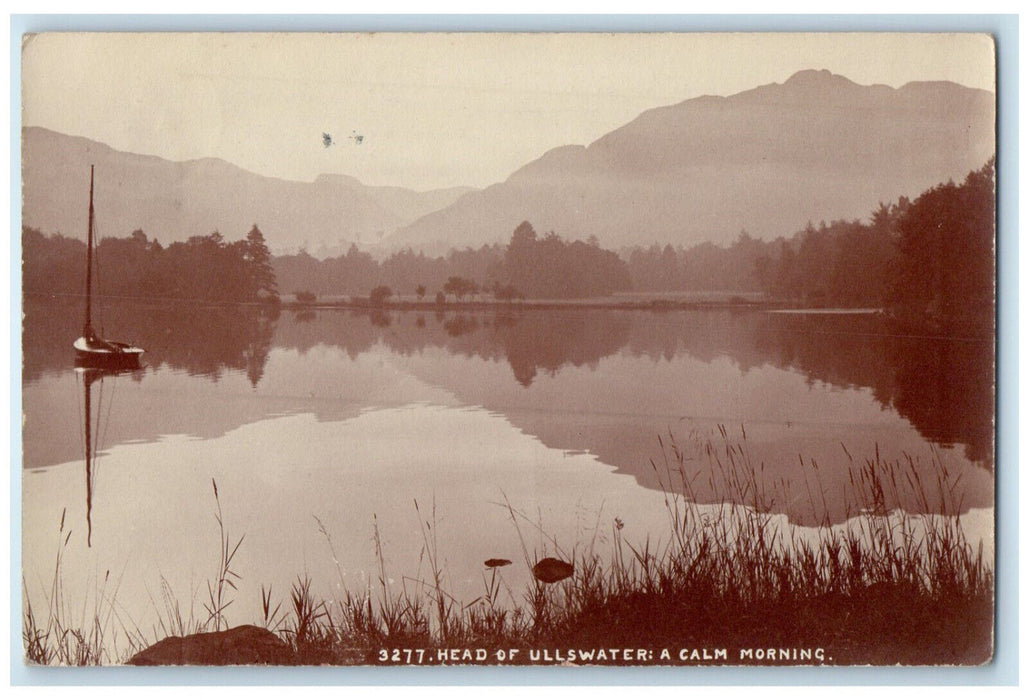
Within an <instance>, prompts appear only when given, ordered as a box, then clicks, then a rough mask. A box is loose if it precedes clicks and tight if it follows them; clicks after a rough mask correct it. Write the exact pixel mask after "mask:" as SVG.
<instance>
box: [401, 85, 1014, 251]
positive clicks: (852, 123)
mask: <svg viewBox="0 0 1029 700" xmlns="http://www.w3.org/2000/svg"><path fill="white" fill-rule="evenodd" d="M994 105H995V99H994V95H993V93H991V92H988V91H984V90H976V89H971V88H966V87H962V86H960V85H956V84H954V83H948V82H921V83H909V84H907V85H904V86H903V87H901V88H896V89H895V88H892V87H888V86H885V85H870V86H862V85H857V84H856V83H853V82H851V81H850V80H848V79H847V78H844V77H842V76H839V75H834V74H832V73H830V72H829V71H802V72H800V73H797V74H795V75H794V76H792V77H791V78H790V79H789V80H787V81H786V82H785V83H782V84H778V83H773V84H769V85H763V86H761V87H758V88H755V89H752V90H748V91H746V92H741V93H739V94H736V95H732V96H729V97H712V96H705V97H698V98H696V99H691V100H687V101H685V102H682V103H679V104H676V105H672V106H668V107H660V108H657V109H652V110H649V111H646V112H644V113H643V114H641V115H640V116H639V117H637V118H636V119H634V120H633V121H631V122H629V123H628V124H626V125H625V126H622V127H621V128H619V129H616V130H615V131H612V132H610V133H609V134H607V135H605V136H603V137H601V138H600V139H598V140H596V141H594V142H593V143H592V144H590V145H589V146H587V147H584V146H564V147H560V148H556V149H553V150H551V151H549V152H547V153H545V154H544V155H543V156H542V157H540V158H539V159H538V160H535V161H533V162H531V163H529V164H528V165H526V166H524V167H523V168H521V169H520V170H518V171H517V172H515V173H514V174H512V175H511V176H510V177H509V178H508V179H507V180H506V181H505V182H503V183H499V184H496V185H493V186H491V187H488V188H486V189H484V190H481V191H477V192H471V193H468V194H465V195H464V196H462V197H460V198H459V199H457V201H455V202H454V203H453V204H451V205H450V206H448V207H446V208H444V209H441V210H440V211H435V212H432V213H428V214H426V215H425V216H423V217H422V218H420V219H418V220H417V221H414V222H413V223H411V224H408V225H406V226H403V227H401V228H400V229H399V230H398V231H397V232H396V233H395V234H394V235H392V236H390V237H388V238H387V239H385V240H384V241H383V245H384V246H387V247H388V248H391V249H398V248H401V247H406V246H411V247H413V248H415V249H416V250H417V249H422V250H426V251H428V252H438V251H441V250H445V249H447V248H449V247H452V246H453V247H464V246H472V247H477V246H479V245H482V244H483V243H493V242H498V241H507V240H509V238H510V236H511V232H512V231H513V230H514V228H515V227H516V226H517V225H518V224H519V223H520V222H521V221H523V220H529V221H530V222H532V224H533V225H534V227H535V228H536V230H537V231H541V232H546V231H550V230H554V231H555V232H557V233H558V234H560V235H561V236H562V237H565V238H583V239H584V238H586V237H588V236H590V235H595V236H596V237H597V238H598V239H599V242H600V243H601V245H603V246H605V247H609V248H612V247H614V248H617V247H620V246H626V245H638V244H650V243H653V242H660V243H666V242H671V243H673V244H684V245H689V244H693V243H697V242H700V241H714V242H717V243H723V242H728V241H730V240H732V239H734V238H735V237H736V236H737V235H738V234H739V232H740V230H741V229H746V230H747V231H748V232H749V233H750V234H751V235H752V236H756V237H759V238H774V237H776V236H779V235H788V234H791V233H793V232H795V231H797V230H799V229H801V228H803V227H804V225H805V224H806V223H807V222H808V221H809V220H811V221H814V222H815V223H817V222H819V221H820V220H823V219H824V220H827V221H829V220H832V219H843V218H845V219H857V218H866V217H867V216H868V215H869V214H870V212H871V211H872V210H873V209H874V208H875V206H876V204H877V203H878V202H879V201H883V202H888V201H891V200H895V199H896V198H897V197H899V196H916V195H917V194H918V193H920V192H922V191H923V190H925V189H926V188H928V187H930V186H932V185H934V184H936V183H938V182H941V181H946V180H948V179H950V178H953V179H955V180H960V179H961V178H963V177H964V176H965V175H966V174H967V173H968V172H969V171H971V170H974V169H977V168H979V167H981V166H982V165H983V164H984V163H985V162H986V160H987V159H988V158H989V157H990V156H991V155H992V154H993V152H994V148H995V144H994V115H995V108H994Z"/></svg>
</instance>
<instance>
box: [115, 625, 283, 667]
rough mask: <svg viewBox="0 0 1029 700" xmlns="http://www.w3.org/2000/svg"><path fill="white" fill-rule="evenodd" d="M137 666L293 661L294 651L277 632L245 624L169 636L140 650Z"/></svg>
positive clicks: (135, 663) (137, 656)
mask: <svg viewBox="0 0 1029 700" xmlns="http://www.w3.org/2000/svg"><path fill="white" fill-rule="evenodd" d="M128 663H129V664H130V665H133V666H242V665H249V664H276V665H278V664H292V663H293V653H292V651H291V650H290V648H289V645H287V644H286V643H285V642H284V641H282V640H281V639H279V638H278V637H277V636H275V634H274V633H272V632H270V631H268V630H266V629H264V628H263V627H256V626H255V625H242V626H240V627H233V628H232V629H230V630H225V631H224V632H203V633H200V634H191V635H189V636H187V637H168V638H166V639H162V640H161V641H159V642H157V643H156V644H154V645H153V646H149V647H147V648H146V649H144V650H143V651H141V652H139V653H138V654H136V655H135V656H133V657H132V658H131V659H129V661H128Z"/></svg>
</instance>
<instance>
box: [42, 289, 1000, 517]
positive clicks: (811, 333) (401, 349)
mask: <svg viewBox="0 0 1029 700" xmlns="http://www.w3.org/2000/svg"><path fill="white" fill-rule="evenodd" d="M104 321H105V322H106V324H107V328H108V330H109V331H115V330H116V331H117V333H118V334H119V337H121V336H125V337H127V338H131V339H132V340H133V341H134V342H136V343H139V344H141V345H142V346H143V347H146V348H148V354H147V358H146V359H147V361H148V363H149V365H150V367H151V370H152V371H151V372H150V373H148V376H147V378H146V380H145V381H144V382H143V384H147V385H149V386H144V387H142V389H141V393H142V394H147V393H148V392H149V394H153V393H154V392H157V393H159V394H160V396H161V401H156V400H153V401H151V400H149V399H148V398H144V397H140V398H139V401H140V402H141V404H140V405H141V406H146V408H145V409H139V410H136V409H133V410H132V411H130V412H129V415H128V416H127V417H126V418H125V420H123V421H122V422H121V425H120V426H111V434H110V435H109V436H108V446H110V445H112V444H116V443H118V442H125V441H139V440H143V441H149V440H155V439H157V438H158V437H159V436H160V435H167V434H178V433H181V434H187V435H196V436H199V437H215V436H217V435H221V434H224V433H225V432H226V431H228V430H231V429H234V428H236V427H239V426H241V425H246V424H249V423H251V422H254V421H255V420H259V419H261V418H263V417H267V416H274V415H281V414H286V413H293V412H308V411H309V412H312V413H314V414H315V415H316V416H317V417H318V418H319V420H342V419H346V418H349V417H353V416H356V415H358V414H359V413H361V412H362V411H364V410H366V409H368V408H369V407H370V406H383V405H396V406H400V405H404V404H406V403H409V402H411V401H416V402H417V401H425V402H430V403H431V402H438V401H445V400H456V401H457V402H458V403H459V404H461V405H471V406H482V407H483V408H485V409H486V410H488V411H491V412H495V413H497V414H500V415H503V416H504V417H505V418H506V419H507V420H508V421H510V422H511V424H513V425H514V426H516V427H517V428H519V429H520V430H522V431H523V432H525V433H527V434H530V435H534V436H536V437H537V438H539V439H540V440H541V441H542V442H543V443H544V444H545V445H547V446H548V447H551V448H556V449H561V450H566V451H569V452H574V453H579V452H588V453H590V454H593V455H595V456H597V457H598V458H599V459H600V460H601V461H602V462H605V463H607V464H610V465H612V466H613V467H615V468H616V469H617V470H618V471H621V472H625V473H629V474H632V475H633V476H634V477H635V478H636V480H637V482H638V483H640V484H642V485H644V486H646V487H648V488H658V487H659V486H660V474H659V473H658V472H657V471H656V470H655V468H654V466H653V465H652V464H651V460H654V461H655V462H657V463H660V462H661V460H662V458H663V455H662V448H661V446H660V445H659V443H658V439H657V438H658V436H659V435H663V436H665V438H668V437H669V436H670V437H672V438H675V439H678V440H679V441H681V442H689V441H690V440H692V441H694V442H696V443H697V444H702V443H704V442H705V441H708V442H713V443H717V442H718V441H719V439H720V438H719V432H718V430H717V428H718V426H719V425H723V424H724V425H725V426H727V427H728V428H729V433H730V435H731V440H736V441H740V440H741V439H742V433H743V431H745V432H746V434H747V437H746V440H745V441H744V442H745V444H746V447H747V448H748V450H752V451H753V453H754V454H753V457H754V459H755V461H756V462H760V463H766V464H768V465H770V466H772V465H774V468H775V470H776V472H775V473H776V476H777V478H778V479H779V480H780V481H782V482H792V483H793V484H794V485H795V486H796V485H797V484H803V483H805V480H809V479H810V478H811V475H810V465H809V464H806V463H805V459H806V460H809V461H810V460H812V459H813V460H815V461H816V462H817V463H819V464H823V465H825V464H834V463H839V464H845V461H846V460H845V458H844V455H845V454H848V455H853V457H854V460H852V461H854V462H855V464H854V465H852V466H851V467H847V468H854V469H858V468H860V467H861V464H862V460H863V459H864V458H866V457H868V456H869V455H872V454H874V453H875V451H876V450H878V449H879V448H880V447H882V448H883V449H884V451H886V452H888V453H889V454H891V455H893V456H894V457H893V458H899V457H900V456H901V455H904V454H914V455H919V457H918V459H919V460H922V461H925V462H929V461H932V460H933V459H937V458H938V457H939V455H937V456H936V457H934V456H933V449H934V448H933V446H936V449H938V450H943V452H945V453H946V454H945V456H946V457H947V458H948V459H950V458H952V457H953V458H958V457H960V458H961V459H960V461H962V462H965V463H967V464H968V468H969V469H970V471H969V477H968V478H967V479H966V480H965V481H966V484H965V486H966V488H968V489H970V491H969V494H970V495H969V500H968V502H966V503H965V507H975V506H988V505H991V504H992V473H991V472H992V468H993V395H994V394H993V341H992V339H967V338H959V339H953V338H951V339H948V338H939V337H927V336H924V335H918V334H912V333H902V332H898V331H897V329H894V328H891V327H890V325H889V324H888V323H887V322H886V321H885V320H884V319H883V318H881V317H879V316H875V315H831V314H829V315H810V316H808V315H800V314H798V315H781V314H769V313H763V312H754V311H730V310H717V311H714V310H707V311H668V312H660V313H657V312H642V311H612V310H579V309H576V310H569V309H560V310H558V309H555V310H522V309H518V308H516V307H512V308H510V309H491V310H487V311H468V310H458V311H437V312H432V311H396V310H389V309H379V310H375V311H372V312H367V311H342V310H311V309H305V310H302V311H292V310H283V311H282V312H281V313H269V312H267V311H264V310H261V309H257V308H247V307H239V306H225V307H204V306H171V305H159V304H152V305H148V304H128V303H126V304H107V306H106V308H105V319H104ZM77 324H78V309H77V307H76V305H75V304H74V303H67V304H65V303H63V302H54V301H50V300H45V301H44V300H38V299H31V298H30V299H28V300H26V303H25V322H24V357H25V369H24V381H25V384H26V386H27V387H29V386H32V385H34V384H37V383H45V382H46V380H47V378H48V377H52V376H58V375H60V374H62V373H65V372H66V371H67V369H68V362H69V361H68V357H67V353H66V352H64V349H65V345H66V343H62V342H61V341H62V340H63V339H66V338H67V337H72V336H73V335H74V333H75V331H76V328H77ZM334 353H341V354H339V355H338V359H336V358H337V356H336V355H334ZM385 360H388V366H385V365H383V364H382V363H383V361H385ZM270 363H280V364H277V365H276V366H277V367H278V368H279V372H278V374H279V375H281V376H279V377H278V378H274V379H271V380H269V379H266V377H265V374H266V370H267V369H268V367H269V364H270ZM505 368H506V369H505ZM169 371H170V374H169ZM183 373H184V374H186V375H187V376H191V377H197V378H202V379H205V380H209V381H210V382H211V383H212V384H213V386H212V387H211V388H210V389H208V390H203V389H195V388H194V389H193V391H194V392H195V391H203V392H204V393H205V396H203V397H200V396H193V395H191V394H190V392H189V391H182V389H183V387H182V386H181V385H180V383H178V382H176V380H174V377H175V376H178V375H180V374H183ZM403 377H406V379H403ZM412 378H413V379H414V380H417V381H416V382H414V383H412V381H411V379H412ZM244 380H245V382H244ZM399 381H404V382H407V383H406V384H404V385H403V386H404V387H408V388H407V389H404V390H398V389H397V386H396V382H399ZM416 384H417V386H416ZM190 386H191V387H195V386H196V385H195V384H191V385H190ZM244 386H248V387H249V388H250V392H251V394H250V395H247V394H246V393H245V390H244V389H243V387H244ZM426 387H436V388H438V389H440V390H442V392H443V393H442V394H439V393H434V392H433V391H431V390H429V389H427V388H426ZM29 393H31V392H27V394H29ZM151 398H152V397H151ZM34 400H35V399H33V398H32V397H28V396H27V398H26V427H25V466H27V467H30V468H31V467H39V466H46V465H48V464H54V463H58V462H61V461H65V460H67V459H69V458H70V457H69V456H68V454H67V453H68V452H69V450H66V449H64V447H63V446H62V444H61V443H60V441H56V442H53V443H49V444H46V445H44V444H43V442H44V440H43V437H42V436H43V435H44V434H46V433H49V434H53V431H54V428H55V425H54V424H53V421H52V420H50V419H49V418H47V417H45V416H42V415H37V413H39V412H36V411H33V410H31V409H32V408H33V406H34V404H33V403H32V402H33V401H34ZM134 400H135V399H134ZM198 403H202V407H198ZM154 412H157V413H159V415H157V416H155V415H153V413H154ZM147 414H149V415H147ZM143 416H145V417H146V420H143V419H142V417H143ZM904 421H907V423H909V424H910V426H912V427H913V428H914V429H915V431H917V433H915V432H914V431H911V430H910V428H908V427H906V425H905V424H904ZM57 430H58V431H60V427H59V426H57ZM905 431H907V432H905ZM926 443H929V444H928V445H927V444H926ZM952 447H953V448H954V449H950V448H952ZM80 454H81V453H80ZM966 460H967V461H966ZM692 466H693V467H696V468H698V469H701V470H702V469H703V468H704V465H692ZM926 468H928V467H926ZM796 488H800V487H799V486H797V487H796ZM717 490H718V485H717V484H716V483H712V484H710V487H709V488H707V489H704V488H702V489H700V492H699V494H698V495H699V496H700V497H702V498H704V497H706V498H711V499H715V498H717V494H716V491H717ZM829 490H830V491H832V490H833V489H832V488H830V489H829ZM788 500H789V499H787V498H785V497H783V498H780V499H779V503H778V505H776V506H775V508H776V509H777V510H782V511H783V512H787V513H788V514H789V515H790V516H791V518H794V519H797V520H801V521H810V520H818V519H820V518H821V517H823V516H825V515H826V514H825V513H820V512H818V510H817V509H814V508H812V507H811V505H810V503H809V501H810V500H811V499H803V500H804V501H805V502H804V503H803V504H800V505H796V504H795V505H793V506H791V505H790V504H789V503H788V502H787V501H788ZM793 500H797V499H793ZM830 500H831V496H830ZM826 506H827V507H828V509H829V511H830V512H831V513H832V515H831V517H832V519H838V518H840V517H843V513H842V512H841V508H843V507H844V506H843V504H842V503H836V504H833V503H827V504H826Z"/></svg>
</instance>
